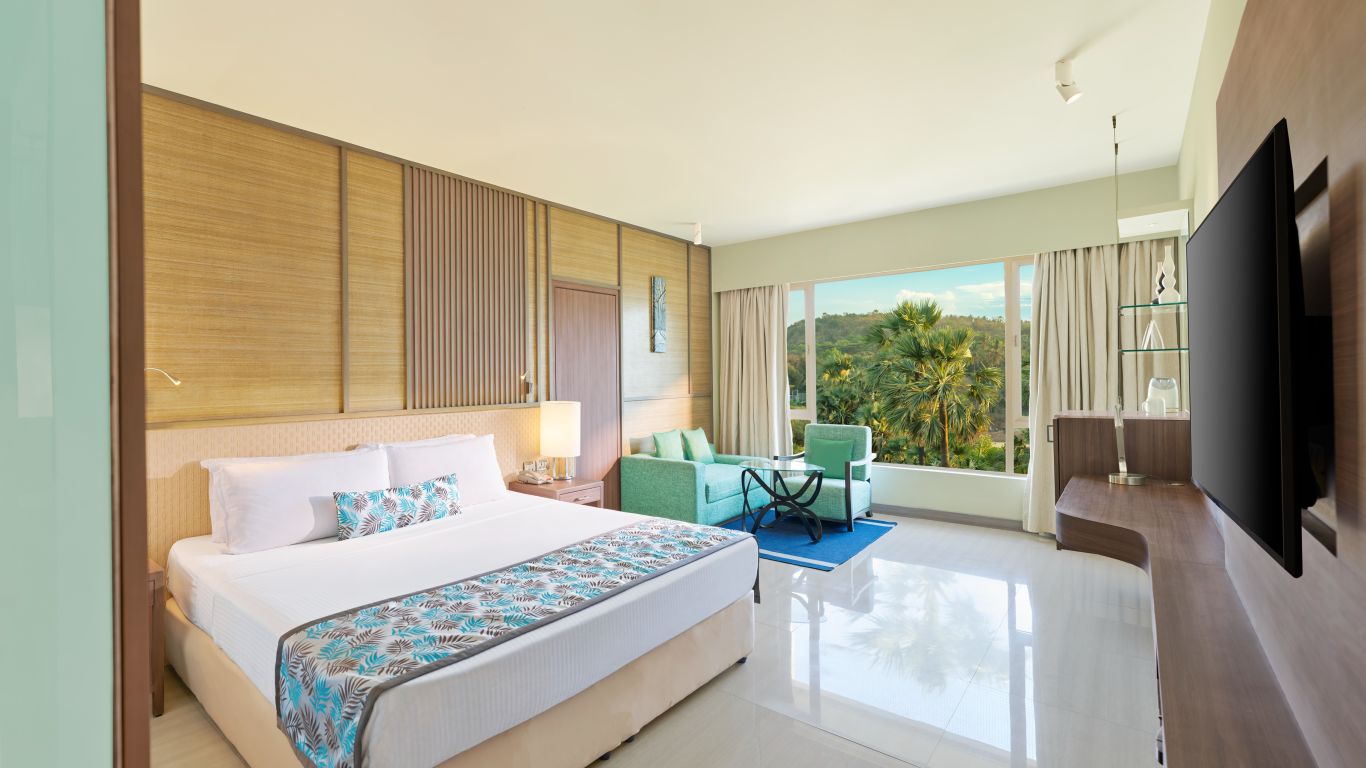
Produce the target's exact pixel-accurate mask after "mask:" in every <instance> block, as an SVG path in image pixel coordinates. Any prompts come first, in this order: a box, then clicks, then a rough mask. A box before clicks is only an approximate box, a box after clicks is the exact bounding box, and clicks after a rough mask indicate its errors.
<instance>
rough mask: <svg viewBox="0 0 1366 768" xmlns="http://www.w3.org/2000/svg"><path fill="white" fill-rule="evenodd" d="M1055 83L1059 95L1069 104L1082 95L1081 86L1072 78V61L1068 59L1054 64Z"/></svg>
mask: <svg viewBox="0 0 1366 768" xmlns="http://www.w3.org/2000/svg"><path fill="white" fill-rule="evenodd" d="M1053 85H1054V86H1056V87H1057V89H1058V95H1059V96H1061V97H1062V100H1063V101H1064V102H1066V103H1068V104H1072V103H1074V102H1075V101H1076V100H1077V99H1080V98H1081V96H1082V93H1081V87H1080V86H1078V85H1077V81H1076V80H1074V79H1073V78H1072V62H1070V61H1068V60H1067V59H1063V60H1062V61H1059V62H1058V63H1057V64H1054V65H1053Z"/></svg>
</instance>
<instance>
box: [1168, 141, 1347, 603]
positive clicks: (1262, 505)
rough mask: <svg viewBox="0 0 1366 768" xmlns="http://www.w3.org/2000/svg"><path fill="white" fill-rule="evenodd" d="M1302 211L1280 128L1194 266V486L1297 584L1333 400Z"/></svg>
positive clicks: (1236, 188)
mask: <svg viewBox="0 0 1366 768" xmlns="http://www.w3.org/2000/svg"><path fill="white" fill-rule="evenodd" d="M1295 214H1296V206H1295V183H1294V175H1293V173H1292V171H1291V165H1290V138H1289V133H1288V130H1287V127H1286V123H1285V121H1284V120H1282V121H1281V122H1280V123H1278V124H1277V125H1276V127H1275V128H1274V129H1272V131H1271V134H1270V135H1269V136H1267V138H1266V140H1265V141H1264V142H1262V145H1261V146H1260V147H1258V148H1257V151H1256V153H1254V154H1253V155H1252V158H1251V159H1250V160H1248V162H1247V165H1245V166H1244V167H1243V169H1242V171H1240V172H1239V174H1238V176H1237V177H1236V178H1235V179H1234V180H1233V183H1232V184H1230V185H1229V187H1228V190H1227V191H1225V193H1224V195H1223V197H1221V198H1220V199H1219V202H1218V203H1217V204H1216V205H1215V206H1214V208H1213V209H1212V210H1211V211H1210V212H1209V215H1208V216H1207V217H1206V218H1205V220H1204V221H1203V222H1202V223H1201V225H1200V227H1199V229H1197V230H1196V231H1195V233H1194V234H1192V235H1191V237H1190V240H1189V241H1188V243H1187V247H1186V269H1187V294H1188V298H1189V301H1190V304H1189V308H1188V317H1189V325H1190V336H1189V339H1190V344H1189V346H1190V352H1189V355H1190V420H1191V477H1192V480H1193V481H1194V482H1195V484H1196V485H1197V486H1198V487H1199V488H1200V489H1201V490H1202V491H1204V492H1205V493H1206V494H1207V495H1208V496H1209V497H1210V499H1212V500H1213V501H1214V503H1215V504H1216V505H1218V506H1219V508H1220V509H1222V510H1223V511H1224V513H1225V514H1226V515H1227V516H1228V518H1229V519H1230V520H1232V521H1234V522H1235V523H1237V524H1238V525H1239V526H1240V527H1241V528H1242V529H1243V530H1244V531H1246V532H1247V534H1248V535H1249V536H1251V537H1252V539H1253V540H1255V541H1256V542H1257V543H1258V544H1260V545H1261V546H1262V548H1263V549H1265V550H1266V552H1267V553H1268V554H1269V555H1270V556H1271V557H1272V558H1274V559H1275V560H1276V561H1277V562H1278V563H1280V564H1281V565H1282V566H1283V567H1284V568H1285V569H1286V570H1287V571H1289V572H1290V573H1291V574H1292V575H1294V576H1296V577H1298V576H1299V575H1300V574H1301V572H1302V564H1301V520H1300V518H1301V510H1302V509H1304V508H1307V507H1309V506H1311V505H1312V504H1313V503H1314V502H1315V500H1316V499H1318V498H1319V495H1320V493H1321V492H1320V478H1319V477H1316V473H1315V469H1314V467H1313V464H1312V462H1311V461H1310V455H1311V453H1310V449H1309V442H1308V434H1309V433H1310V432H1311V427H1312V425H1313V424H1315V423H1318V422H1322V421H1323V420H1324V418H1325V416H1324V414H1323V410H1324V408H1325V406H1324V405H1323V403H1322V401H1323V400H1326V401H1327V402H1328V403H1331V400H1332V397H1331V390H1330V391H1329V394H1328V396H1327V397H1326V398H1324V397H1323V395H1322V389H1321V381H1322V377H1323V374H1322V371H1323V370H1325V369H1326V370H1331V357H1325V356H1323V355H1322V354H1321V353H1316V352H1315V351H1314V350H1322V349H1323V344H1322V339H1314V338H1313V337H1312V332H1318V333H1322V332H1323V331H1322V329H1319V328H1318V327H1317V326H1315V325H1314V324H1312V323H1310V322H1309V320H1308V319H1307V318H1306V313H1305V305H1304V285H1303V276H1302V273H1301V262H1300V239H1299V234H1298V229H1297V227H1296V222H1295ZM1330 380H1331V378H1330ZM1313 398H1318V400H1319V401H1320V402H1318V403H1316V402H1314V401H1313ZM1326 407H1331V406H1326ZM1327 420H1328V422H1329V423H1331V416H1329V417H1327ZM1330 444H1331V441H1330ZM1320 475H1321V473H1320Z"/></svg>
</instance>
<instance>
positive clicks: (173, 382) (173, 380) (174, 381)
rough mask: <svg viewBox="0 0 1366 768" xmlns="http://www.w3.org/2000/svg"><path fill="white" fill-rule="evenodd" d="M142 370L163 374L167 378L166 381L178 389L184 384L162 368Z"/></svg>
mask: <svg viewBox="0 0 1366 768" xmlns="http://www.w3.org/2000/svg"><path fill="white" fill-rule="evenodd" d="M142 370H143V371H148V372H150V371H156V372H157V373H159V374H161V375H162V376H165V377H166V380H167V381H169V382H171V386H173V387H178V386H180V385H181V384H182V383H183V382H181V380H180V379H177V378H176V377H174V376H172V375H171V374H169V373H167V372H165V371H163V370H161V369H160V368H143V369H142Z"/></svg>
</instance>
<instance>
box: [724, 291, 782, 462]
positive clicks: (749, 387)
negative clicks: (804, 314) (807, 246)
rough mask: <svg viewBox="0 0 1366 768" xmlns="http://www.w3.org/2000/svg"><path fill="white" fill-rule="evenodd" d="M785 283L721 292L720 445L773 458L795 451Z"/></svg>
mask: <svg viewBox="0 0 1366 768" xmlns="http://www.w3.org/2000/svg"><path fill="white" fill-rule="evenodd" d="M787 293H788V287H787V286H786V285H771V286H765V287H761V288H742V289H740V290H736V291H722V292H721V294H720V312H719V315H720V317H719V319H720V329H719V339H718V340H719V342H720V347H719V349H718V353H717V380H716V388H717V392H716V395H717V423H716V444H717V446H718V447H719V448H720V449H721V450H722V451H724V452H727V453H738V454H743V455H747V456H765V457H767V456H773V455H775V454H780V453H789V452H790V451H791V449H792V425H791V422H790V421H789V420H788V415H787V398H788V395H787Z"/></svg>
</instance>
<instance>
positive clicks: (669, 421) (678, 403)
mask: <svg viewBox="0 0 1366 768" xmlns="http://www.w3.org/2000/svg"><path fill="white" fill-rule="evenodd" d="M692 427H702V429H703V430H704V431H706V433H707V437H708V438H710V439H711V440H712V441H713V442H714V441H715V439H716V436H715V434H714V433H713V432H712V424H711V398H710V397H707V396H698V397H692V396H688V395H684V396H682V397H658V398H650V399H646V400H626V401H624V402H622V404H621V434H622V440H621V450H622V452H623V453H628V454H629V453H633V452H634V447H635V445H637V444H638V441H639V440H640V439H641V438H645V437H649V436H650V435H652V434H654V433H655V432H663V431H666V430H670V429H691V428H692Z"/></svg>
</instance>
